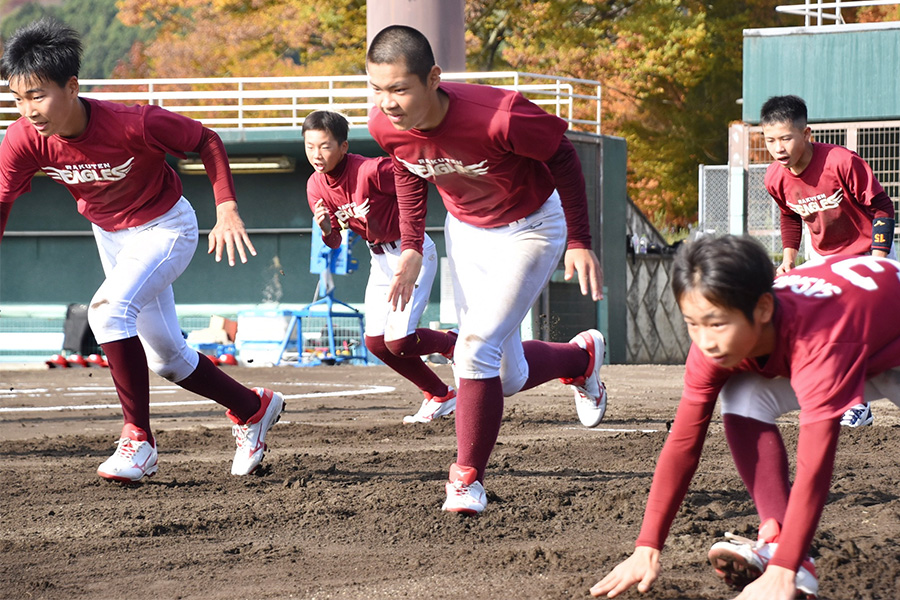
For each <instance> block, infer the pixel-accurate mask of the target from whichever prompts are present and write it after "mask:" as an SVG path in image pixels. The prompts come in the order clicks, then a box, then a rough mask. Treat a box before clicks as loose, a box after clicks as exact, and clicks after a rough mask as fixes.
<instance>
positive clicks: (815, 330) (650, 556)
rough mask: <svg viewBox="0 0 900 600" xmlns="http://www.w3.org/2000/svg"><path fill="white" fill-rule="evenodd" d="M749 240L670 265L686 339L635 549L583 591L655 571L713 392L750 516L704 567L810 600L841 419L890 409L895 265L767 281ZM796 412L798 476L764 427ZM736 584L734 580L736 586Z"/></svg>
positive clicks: (683, 256)
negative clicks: (673, 409)
mask: <svg viewBox="0 0 900 600" xmlns="http://www.w3.org/2000/svg"><path fill="white" fill-rule="evenodd" d="M773 275H774V268H773V265H772V263H771V260H770V258H769V256H768V254H767V253H766V251H765V250H764V249H763V248H762V246H761V245H760V244H759V243H757V242H756V241H754V240H751V239H750V238H738V237H733V236H725V237H721V238H712V237H709V238H701V239H699V240H697V241H694V242H691V243H689V244H686V245H685V246H684V247H683V248H682V249H681V250H680V251H679V253H678V255H677V256H676V259H675V266H674V271H673V280H672V288H673V291H674V292H675V297H676V299H677V300H678V303H679V306H680V307H681V311H682V313H683V314H684V320H685V322H686V323H687V327H688V332H689V333H690V337H691V341H692V345H691V349H690V352H689V354H688V359H687V366H686V370H685V376H684V392H683V394H682V398H681V401H680V403H679V405H678V410H677V413H676V415H675V420H674V423H673V425H672V430H671V432H670V434H669V437H668V439H667V440H666V443H665V445H664V447H663V450H662V452H661V453H660V456H659V461H658V463H657V465H656V470H655V472H654V475H653V483H652V485H651V488H650V497H649V498H648V500H647V508H646V511H645V513H644V521H643V526H642V528H641V533H640V535H639V536H638V540H637V543H636V549H635V551H634V554H632V555H631V557H630V558H628V559H627V560H626V561H624V562H623V563H621V564H620V565H618V566H617V567H616V568H615V569H613V571H612V572H611V573H610V574H609V575H607V576H606V577H605V578H604V579H603V580H601V581H600V582H599V583H597V584H596V585H595V586H594V587H593V588H591V593H592V594H593V595H594V596H601V595H607V596H608V597H610V598H611V597H614V596H617V595H618V594H620V593H621V592H623V591H624V590H626V589H628V588H629V587H631V586H632V585H634V584H638V589H639V590H640V591H642V592H646V591H647V590H648V589H649V588H650V586H651V585H652V584H653V582H654V581H655V580H656V578H657V576H658V574H659V571H660V560H659V555H660V551H661V549H662V547H663V543H664V542H665V539H666V537H667V535H668V532H669V527H670V526H671V524H672V521H673V520H674V518H675V514H676V513H677V511H678V508H679V506H680V504H681V502H682V500H683V499H684V496H685V493H686V492H687V488H688V485H689V484H690V480H691V477H692V476H693V474H694V472H695V470H696V469H697V464H698V462H699V460H700V453H701V449H702V447H703V441H704V439H705V437H706V432H707V428H708V427H709V423H710V420H711V418H712V415H713V409H714V408H715V404H716V399H717V398H718V397H719V395H720V392H721V398H722V420H723V422H724V424H725V433H726V437H727V439H728V445H729V447H730V448H731V451H732V456H733V457H734V461H735V465H736V466H737V469H738V473H739V474H740V475H741V477H742V479H743V480H744V483H745V484H746V486H747V489H748V491H749V493H750V496H751V498H752V499H753V501H754V503H755V505H756V509H757V512H758V513H759V518H760V523H761V527H760V535H759V539H758V540H757V541H756V542H753V541H751V540H743V539H736V540H732V541H731V542H719V543H717V544H715V545H714V546H713V547H712V549H711V550H710V553H709V559H710V562H711V563H712V564H713V566H714V567H715V569H716V572H717V574H718V575H719V576H720V577H722V578H723V579H724V580H725V581H726V582H728V583H730V584H731V585H733V586H735V587H738V588H740V587H743V591H742V592H741V594H740V595H739V596H738V598H740V600H751V599H758V600H787V599H789V598H794V597H799V598H815V597H816V594H817V592H818V582H817V579H816V573H815V567H814V565H813V563H812V560H811V559H810V558H809V557H808V555H807V553H808V552H809V547H810V543H811V541H812V538H813V535H814V534H815V530H816V526H817V525H818V521H819V518H820V516H821V514H822V509H823V507H824V505H825V502H826V500H827V498H828V490H829V487H830V484H831V475H832V471H833V468H834V457H835V451H836V449H837V443H838V435H839V434H840V431H841V425H840V419H841V416H842V415H843V414H844V411H845V410H846V409H847V408H848V407H849V406H852V405H854V404H857V403H860V402H862V401H864V400H874V399H878V398H888V399H890V400H891V401H893V402H894V403H895V404H897V405H898V406H900V316H898V315H897V313H896V311H885V310H884V307H885V306H893V305H895V304H896V298H897V297H898V296H900V263H897V262H895V261H891V260H887V259H884V258H874V257H871V256H831V257H826V258H823V259H821V260H816V261H810V262H807V263H805V264H804V265H802V266H800V267H797V268H795V269H792V270H791V272H790V273H787V274H785V275H782V276H780V277H778V278H777V279H775V280H774V283H773ZM797 409H799V410H800V435H799V441H798V444H797V472H796V476H795V479H794V483H793V485H792V484H791V482H790V479H789V473H788V460H787V454H786V450H785V447H784V442H783V441H782V438H781V435H780V433H779V430H778V427H777V426H776V425H775V419H776V418H777V417H778V416H780V415H781V414H783V413H785V412H788V411H792V410H797ZM744 586H746V587H744Z"/></svg>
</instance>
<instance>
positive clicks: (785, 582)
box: [734, 565, 797, 600]
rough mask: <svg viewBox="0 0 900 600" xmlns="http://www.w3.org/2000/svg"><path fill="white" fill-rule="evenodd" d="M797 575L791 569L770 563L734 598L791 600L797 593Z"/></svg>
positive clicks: (741, 599) (737, 599) (740, 599)
mask: <svg viewBox="0 0 900 600" xmlns="http://www.w3.org/2000/svg"><path fill="white" fill-rule="evenodd" d="M796 577H797V573H795V572H794V571H791V570H790V569H785V568H784V567H776V566H774V565H769V567H767V568H766V570H765V571H764V572H763V574H762V575H760V576H759V578H758V579H757V580H756V581H754V582H752V583H750V584H749V585H748V586H747V587H745V588H744V590H743V591H742V592H741V593H740V595H738V596H737V597H736V598H735V599H734V600H791V599H792V598H794V597H795V595H796V593H797V586H796V585H795V583H794V582H795V580H796Z"/></svg>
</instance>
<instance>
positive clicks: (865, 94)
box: [743, 23, 900, 123]
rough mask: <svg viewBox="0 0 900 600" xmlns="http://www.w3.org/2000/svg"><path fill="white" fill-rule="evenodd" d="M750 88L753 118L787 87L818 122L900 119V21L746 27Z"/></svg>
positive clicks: (748, 114)
mask: <svg viewBox="0 0 900 600" xmlns="http://www.w3.org/2000/svg"><path fill="white" fill-rule="evenodd" d="M743 87H744V92H743V94H744V98H743V120H744V121H746V122H748V123H758V122H759V110H760V108H761V107H762V105H763V103H764V102H765V101H766V100H767V99H768V98H769V97H770V96H779V95H784V94H795V95H797V96H800V97H802V98H803V99H804V100H806V104H807V106H808V108H809V119H810V121H815V122H821V121H872V120H891V119H897V118H900V100H898V98H900V23H880V24H875V23H872V24H858V25H844V26H822V27H803V28H794V27H792V28H779V29H748V30H745V31H744V81H743Z"/></svg>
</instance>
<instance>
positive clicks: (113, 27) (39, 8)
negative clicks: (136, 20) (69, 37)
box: [0, 0, 152, 79]
mask: <svg viewBox="0 0 900 600" xmlns="http://www.w3.org/2000/svg"><path fill="white" fill-rule="evenodd" d="M118 12H119V9H118V8H117V7H116V0H68V1H67V2H55V3H42V2H28V3H24V4H22V5H21V6H20V7H18V8H17V9H16V10H14V11H12V12H11V13H10V14H9V15H6V16H4V17H3V21H2V23H0V37H7V36H9V35H10V34H12V33H13V32H14V31H15V30H16V29H18V28H19V27H22V26H23V25H27V24H28V23H31V22H32V21H35V20H37V19H40V18H41V17H45V16H49V17H53V18H55V19H58V20H60V21H62V22H63V23H66V24H67V25H68V26H69V27H72V28H73V29H75V30H76V31H78V32H79V33H80V34H81V36H82V42H83V43H84V47H85V49H86V51H85V53H84V58H83V60H82V65H81V72H80V73H79V76H80V77H81V78H82V79H102V78H107V77H110V76H111V75H112V73H113V71H114V69H115V68H116V65H117V64H118V63H119V62H120V61H121V60H122V59H123V58H125V57H127V56H128V53H129V50H130V49H131V47H132V46H133V45H134V44H135V42H137V41H139V40H140V39H142V38H146V37H149V36H150V35H152V30H146V31H142V30H140V29H137V28H131V27H126V26H125V25H124V24H123V23H121V22H120V21H119V20H118V19H117V18H116V15H117V14H118Z"/></svg>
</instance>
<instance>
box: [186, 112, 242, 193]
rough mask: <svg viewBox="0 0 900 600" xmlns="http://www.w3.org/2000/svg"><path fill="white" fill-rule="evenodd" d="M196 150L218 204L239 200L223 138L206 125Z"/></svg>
mask: <svg viewBox="0 0 900 600" xmlns="http://www.w3.org/2000/svg"><path fill="white" fill-rule="evenodd" d="M196 151H197V152H199V153H200V160H202V161H203V166H204V167H205V168H206V174H207V176H208V177H209V181H210V183H211V184H212V188H213V196H214V197H215V199H216V205H219V204H222V203H223V202H228V201H230V200H237V193H236V191H235V189H234V179H233V178H232V176H231V168H230V167H229V166H228V154H227V153H226V152H225V145H224V144H223V143H222V138H220V137H219V135H218V134H217V133H216V132H215V131H213V130H212V129H208V128H206V127H204V128H203V135H202V137H201V138H200V144H199V145H198V146H197V149H196Z"/></svg>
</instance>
